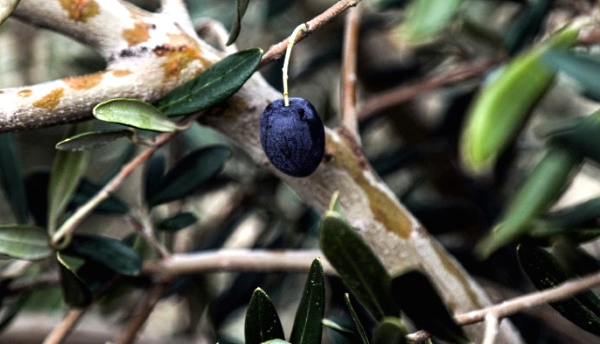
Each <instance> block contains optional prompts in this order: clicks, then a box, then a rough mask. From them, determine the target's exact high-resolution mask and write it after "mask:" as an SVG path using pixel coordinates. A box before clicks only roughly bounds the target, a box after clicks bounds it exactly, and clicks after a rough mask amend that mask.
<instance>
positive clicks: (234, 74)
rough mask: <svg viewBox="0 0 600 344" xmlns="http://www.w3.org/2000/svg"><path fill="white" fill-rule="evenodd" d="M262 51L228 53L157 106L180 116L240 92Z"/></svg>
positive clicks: (168, 114)
mask: <svg viewBox="0 0 600 344" xmlns="http://www.w3.org/2000/svg"><path fill="white" fill-rule="evenodd" d="M262 53H263V52H262V50H260V49H249V50H244V51H240V52H238V53H235V54H232V55H229V56H227V57H226V58H224V59H223V60H221V61H219V62H217V63H216V64H214V65H213V66H211V67H209V68H208V69H206V70H205V71H204V72H202V73H201V74H200V75H198V76H197V77H196V78H195V79H193V80H191V81H189V82H188V83H186V84H183V85H182V86H179V87H177V88H175V89H174V90H173V91H171V92H170V93H169V94H167V95H166V96H165V97H163V98H162V99H161V100H160V101H159V102H158V103H157V104H156V106H157V107H158V108H159V109H160V110H162V111H163V112H164V113H165V114H166V115H167V116H179V115H187V114H190V113H194V112H198V111H201V110H204V109H206V108H208V107H210V106H213V105H216V104H218V103H220V102H222V101H224V100H226V99H227V98H229V97H230V96H232V95H233V94H234V93H235V92H237V91H238V90H239V89H240V88H241V87H242V85H244V83H245V82H246V80H248V78H250V76H252V74H253V73H254V71H255V70H256V68H257V67H258V63H259V62H260V58H261V57H262Z"/></svg>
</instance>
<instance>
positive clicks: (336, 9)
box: [259, 0, 361, 67]
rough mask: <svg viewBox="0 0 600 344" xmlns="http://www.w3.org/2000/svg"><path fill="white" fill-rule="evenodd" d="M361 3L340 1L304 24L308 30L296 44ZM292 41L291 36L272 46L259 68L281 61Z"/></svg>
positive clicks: (303, 32)
mask: <svg viewBox="0 0 600 344" xmlns="http://www.w3.org/2000/svg"><path fill="white" fill-rule="evenodd" d="M359 2H361V0H340V1H338V2H336V3H335V4H334V5H333V6H331V7H329V8H328V9H327V10H325V12H323V13H321V14H319V15H318V16H316V17H314V18H313V19H311V20H309V21H307V22H306V23H304V24H305V25H306V30H304V31H302V32H301V33H300V34H299V35H298V36H297V38H296V40H295V42H294V43H298V42H300V41H301V40H303V39H304V38H305V37H306V36H308V35H310V34H311V33H312V32H313V31H315V30H317V29H319V28H320V27H321V26H323V25H325V24H326V23H327V22H329V21H330V20H331V19H333V18H335V17H336V16H338V15H339V14H340V13H342V12H344V11H345V10H347V9H348V8H350V7H354V6H356V5H357V4H358V3H359ZM290 39H291V36H290V37H288V38H286V39H284V40H283V41H281V42H279V43H277V44H274V45H272V46H271V47H270V48H269V50H268V51H267V52H266V53H265V54H264V55H263V57H262V59H261V60H260V65H259V66H260V67H262V66H264V65H266V64H267V63H269V62H271V61H274V60H278V59H280V58H281V56H283V54H284V53H285V50H286V49H287V46H288V42H289V40H290Z"/></svg>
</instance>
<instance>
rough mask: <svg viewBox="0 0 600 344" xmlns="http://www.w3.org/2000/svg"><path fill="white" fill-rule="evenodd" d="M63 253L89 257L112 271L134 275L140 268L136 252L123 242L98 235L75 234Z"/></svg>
mask: <svg viewBox="0 0 600 344" xmlns="http://www.w3.org/2000/svg"><path fill="white" fill-rule="evenodd" d="M62 252H63V253H65V254H68V255H71V256H77V257H81V258H84V259H86V260H87V259H89V260H92V261H94V262H97V263H99V264H102V265H104V266H105V267H107V268H109V269H111V270H113V271H114V272H117V273H120V274H123V275H130V276H135V275H138V274H139V273H140V271H141V270H142V260H141V258H140V256H139V255H138V254H137V252H136V251H135V250H134V249H132V248H131V247H130V246H128V245H126V244H124V243H123V242H121V241H119V240H117V239H113V238H109V237H106V236H100V235H90V234H85V235H84V234H76V235H73V238H72V239H71V244H70V245H69V246H67V248H65V249H64V250H63V251H62Z"/></svg>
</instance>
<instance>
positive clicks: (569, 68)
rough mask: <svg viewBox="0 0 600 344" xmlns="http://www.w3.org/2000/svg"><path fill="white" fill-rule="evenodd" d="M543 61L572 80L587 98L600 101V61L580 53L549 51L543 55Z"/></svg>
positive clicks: (558, 50)
mask: <svg viewBox="0 0 600 344" xmlns="http://www.w3.org/2000/svg"><path fill="white" fill-rule="evenodd" d="M544 58H545V61H547V62H548V64H549V65H551V66H552V67H554V68H557V69H558V70H560V71H562V72H564V73H565V74H567V75H568V76H570V77H571V78H573V79H574V80H575V81H576V82H577V83H578V84H579V86H580V87H581V88H582V89H583V94H584V95H585V96H587V97H588V98H590V99H592V100H595V101H599V100H600V86H599V85H598V78H599V77H600V60H599V59H597V58H593V57H591V56H589V55H584V54H581V53H572V52H568V51H565V50H560V49H551V50H549V51H547V52H546V53H545V54H544Z"/></svg>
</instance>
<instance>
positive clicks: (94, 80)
mask: <svg viewBox="0 0 600 344" xmlns="http://www.w3.org/2000/svg"><path fill="white" fill-rule="evenodd" d="M103 76H104V73H102V72H99V73H94V74H88V75H83V76H76V77H71V78H64V79H63V81H64V82H65V84H67V85H68V86H69V87H70V88H72V89H74V90H87V89H90V88H92V87H94V86H96V85H98V84H99V83H100V81H102V77H103Z"/></svg>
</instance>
